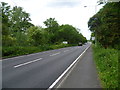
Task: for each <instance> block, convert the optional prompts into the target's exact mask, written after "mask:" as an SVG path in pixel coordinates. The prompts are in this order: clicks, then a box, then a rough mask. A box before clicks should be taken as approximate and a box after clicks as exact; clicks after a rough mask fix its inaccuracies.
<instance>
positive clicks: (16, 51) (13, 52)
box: [2, 44, 71, 58]
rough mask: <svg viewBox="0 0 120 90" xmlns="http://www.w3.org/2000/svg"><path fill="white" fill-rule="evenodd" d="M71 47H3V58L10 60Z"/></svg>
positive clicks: (66, 45) (62, 45) (59, 45)
mask: <svg viewBox="0 0 120 90" xmlns="http://www.w3.org/2000/svg"><path fill="white" fill-rule="evenodd" d="M68 46H71V45H69V44H58V45H41V46H37V47H35V46H28V47H27V46H25V47H23V46H11V47H4V46H3V47H2V57H3V58H8V57H13V56H19V55H25V54H31V53H37V52H41V51H46V50H53V49H58V48H64V47H68Z"/></svg>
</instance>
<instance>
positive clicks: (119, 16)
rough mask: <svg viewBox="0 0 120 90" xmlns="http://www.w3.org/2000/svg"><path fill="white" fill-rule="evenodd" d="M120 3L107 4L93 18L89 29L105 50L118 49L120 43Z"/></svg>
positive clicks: (89, 23)
mask: <svg viewBox="0 0 120 90" xmlns="http://www.w3.org/2000/svg"><path fill="white" fill-rule="evenodd" d="M119 6H120V2H116V3H115V2H114V3H107V4H106V5H105V6H104V7H103V8H102V9H101V10H100V11H99V12H98V13H97V14H96V15H94V16H93V17H91V18H90V19H89V22H88V27H89V29H90V31H92V32H93V33H94V34H95V36H96V38H97V41H98V42H99V43H100V44H101V45H102V46H103V47H105V48H107V47H112V48H116V49H118V46H117V45H119V42H120V38H119V37H120V33H119V29H120V12H119V10H120V7H119Z"/></svg>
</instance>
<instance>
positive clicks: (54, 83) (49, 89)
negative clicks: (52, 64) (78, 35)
mask: <svg viewBox="0 0 120 90" xmlns="http://www.w3.org/2000/svg"><path fill="white" fill-rule="evenodd" d="M90 46H91V45H90ZM90 46H88V47H87V48H86V49H85V50H84V51H83V52H82V54H80V56H79V57H78V58H77V59H76V60H75V61H74V62H73V63H72V64H71V65H70V66H69V67H68V68H67V69H66V70H65V71H64V72H63V73H62V74H61V75H60V76H59V77H58V78H57V80H56V81H55V82H53V84H52V85H51V86H50V87H49V88H48V89H47V90H51V89H52V88H53V87H54V86H55V85H56V84H57V82H58V81H59V80H60V79H61V78H62V77H63V76H64V75H65V74H66V73H67V72H68V71H69V70H70V68H71V67H72V66H73V65H74V64H75V63H76V62H77V61H78V59H79V58H80V57H81V56H82V55H83V54H84V53H85V52H86V51H87V49H88V48H89V47H90Z"/></svg>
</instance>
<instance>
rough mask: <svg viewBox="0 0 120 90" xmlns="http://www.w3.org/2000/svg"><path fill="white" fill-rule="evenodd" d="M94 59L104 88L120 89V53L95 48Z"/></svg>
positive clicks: (98, 47) (113, 50)
mask: <svg viewBox="0 0 120 90" xmlns="http://www.w3.org/2000/svg"><path fill="white" fill-rule="evenodd" d="M93 50H94V59H95V62H96V65H97V69H98V73H99V77H100V80H101V84H102V87H103V88H118V51H117V50H115V49H104V48H102V47H100V46H97V47H95V46H94V45H93Z"/></svg>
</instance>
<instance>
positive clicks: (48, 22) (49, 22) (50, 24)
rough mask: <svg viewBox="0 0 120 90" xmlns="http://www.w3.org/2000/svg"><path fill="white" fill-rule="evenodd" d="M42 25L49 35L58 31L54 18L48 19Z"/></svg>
mask: <svg viewBox="0 0 120 90" xmlns="http://www.w3.org/2000/svg"><path fill="white" fill-rule="evenodd" d="M43 23H44V24H45V26H46V27H47V28H46V29H47V30H48V32H49V33H55V32H56V31H57V30H58V27H59V24H58V23H57V21H56V20H55V18H49V19H47V20H46V21H44V22H43Z"/></svg>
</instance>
